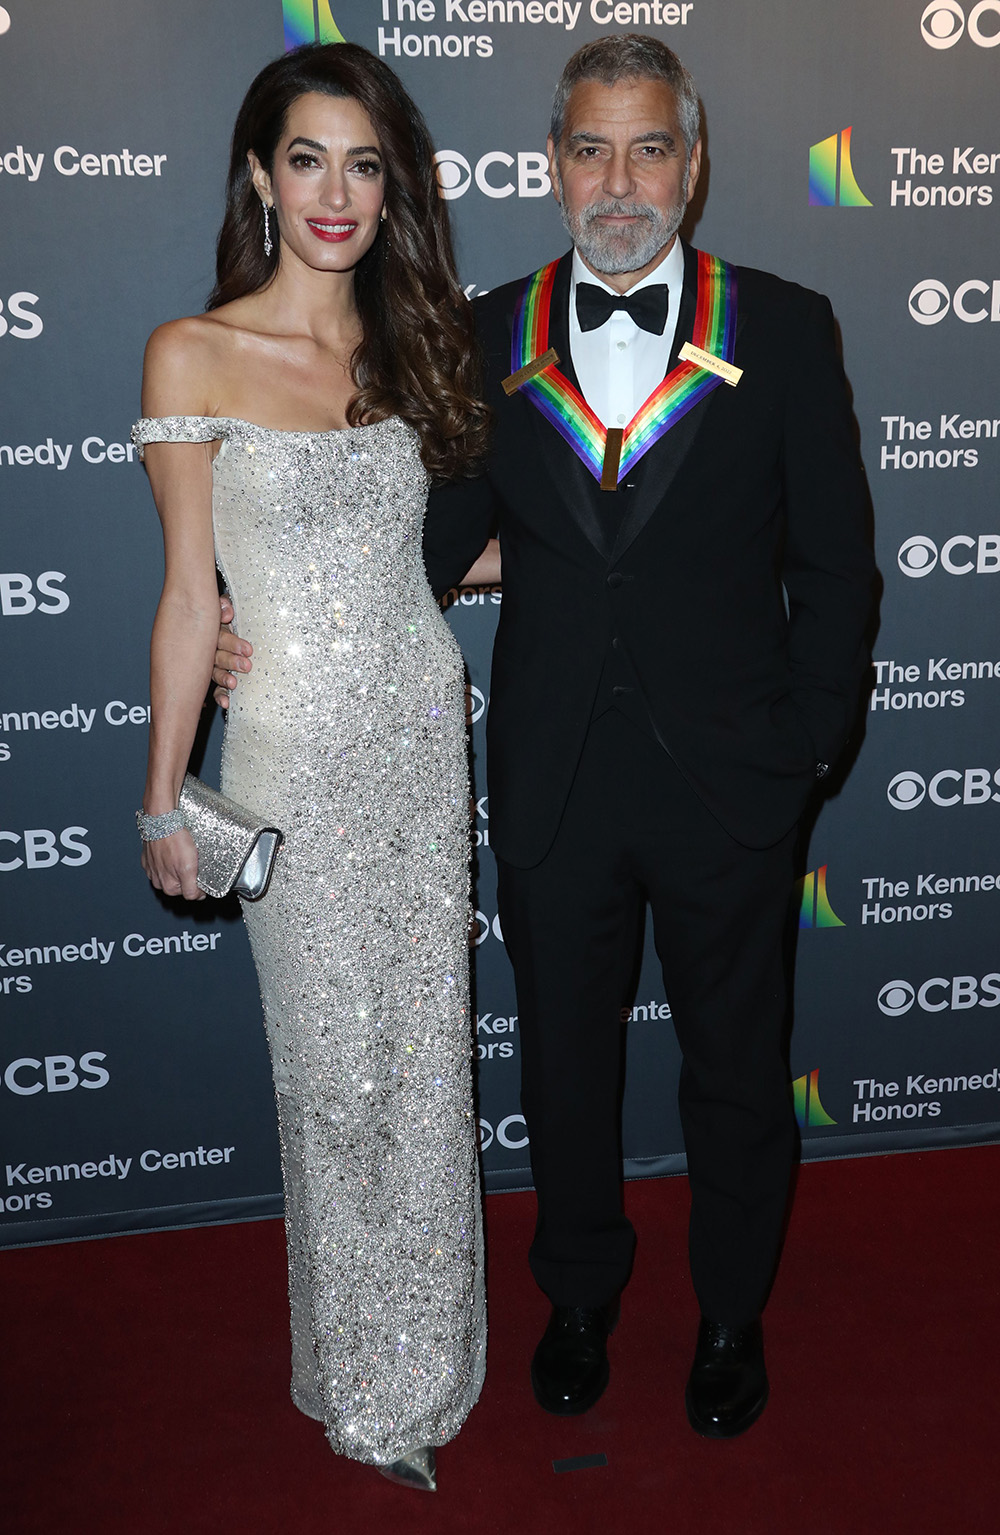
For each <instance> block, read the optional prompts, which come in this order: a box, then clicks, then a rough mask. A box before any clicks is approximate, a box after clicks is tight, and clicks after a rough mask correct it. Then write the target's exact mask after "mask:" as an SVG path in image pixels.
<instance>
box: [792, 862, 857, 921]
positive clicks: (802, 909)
mask: <svg viewBox="0 0 1000 1535" xmlns="http://www.w3.org/2000/svg"><path fill="white" fill-rule="evenodd" d="M828 868H829V864H825V863H824V864H821V865H820V867H819V868H818V869H814V870H811V871H810V872H809V873H808V874H806V875H805V876H804V877H803V878H802V879H800V880H798V881H797V883H796V889H797V890H801V892H802V898H801V903H800V905H799V927H846V926H847V924H846V922H841V920H840V918H839V917H838V916H837V913H836V912H835V911H834V909H833V907H832V906H831V905H830V897H829V896H828V895H827V893H826V871H827V869H828Z"/></svg>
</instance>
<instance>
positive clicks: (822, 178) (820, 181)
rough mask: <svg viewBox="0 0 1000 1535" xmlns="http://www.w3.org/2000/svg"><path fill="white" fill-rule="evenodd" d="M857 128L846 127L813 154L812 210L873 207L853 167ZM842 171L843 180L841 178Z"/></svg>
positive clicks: (810, 163)
mask: <svg viewBox="0 0 1000 1535" xmlns="http://www.w3.org/2000/svg"><path fill="white" fill-rule="evenodd" d="M853 132H854V129H853V128H842V129H841V130H840V132H839V133H831V134H830V137H829V138H828V139H823V140H821V142H820V143H819V144H814V145H813V146H812V148H811V149H810V151H809V206H810V208H838V207H839V208H870V207H871V206H872V205H871V202H870V201H869V199H868V198H867V197H866V196H865V194H864V192H862V190H861V188H860V187H859V186H858V183H857V179H856V178H855V175H854V167H853V166H852V164H851V134H852V133H853ZM838 170H839V173H840V174H839V177H838Z"/></svg>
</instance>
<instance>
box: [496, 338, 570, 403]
mask: <svg viewBox="0 0 1000 1535" xmlns="http://www.w3.org/2000/svg"><path fill="white" fill-rule="evenodd" d="M558 361H559V353H558V352H557V351H556V349H555V347H554V346H550V347H549V349H548V351H547V352H543V353H542V355H541V357H534V358H532V360H531V362H526V363H525V365H524V367H523V368H518V370H517V372H516V373H512V374H511V375H510V377H509V378H505V379H504V380H503V384H502V388H503V391H504V393H505V394H516V393H517V391H518V390H519V389H520V387H521V385H522V384H526V383H527V382H528V380H529V378H534V376H535V374H536V373H542V372H543V371H544V370H545V369H546V368H550V367H552V366H553V364H555V363H558Z"/></svg>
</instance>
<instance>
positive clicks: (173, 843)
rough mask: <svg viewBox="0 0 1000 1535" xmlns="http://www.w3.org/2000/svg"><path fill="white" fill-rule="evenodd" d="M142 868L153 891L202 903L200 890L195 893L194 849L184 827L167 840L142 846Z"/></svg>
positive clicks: (196, 858) (196, 860)
mask: <svg viewBox="0 0 1000 1535" xmlns="http://www.w3.org/2000/svg"><path fill="white" fill-rule="evenodd" d="M142 867H143V868H144V869H145V871H146V873H147V874H148V875H149V882H150V884H151V885H152V887H153V889H154V890H162V891H163V894H164V895H174V896H177V895H180V896H183V897H184V899H185V901H203V900H204V899H205V892H204V890H199V889H198V849H197V848H196V847H195V843H194V838H193V837H192V835H191V833H190V832H189V831H188V830H187V828H186V827H182V828H181V830H180V831H175V832H174V833H173V835H172V836H170V837H159V838H157V840H156V841H155V842H145V843H143V848H142Z"/></svg>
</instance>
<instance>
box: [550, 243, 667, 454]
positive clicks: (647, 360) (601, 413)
mask: <svg viewBox="0 0 1000 1535" xmlns="http://www.w3.org/2000/svg"><path fill="white" fill-rule="evenodd" d="M578 282H590V283H594V285H595V286H596V287H598V288H604V289H605V290H606V292H608V293H614V292H615V290H614V288H612V287H611V286H610V284H608V283H606V282H604V281H603V279H602V278H600V277H597V276H596V275H595V274H594V273H593V272H592V271H591V270H590V268H589V267H588V266H586V265H585V264H584V262H583V260H582V258H581V257H580V254H579V252H578V251H575V250H574V252H573V274H572V277H571V279H570V286H569V346H570V352H571V354H572V357H573V366H574V368H575V369H576V376H577V378H578V379H579V381H580V389H581V392H582V394H583V397H584V399H585V400H586V402H587V404H588V405H589V406H590V408H591V410H592V411H593V412H594V415H595V416H596V417H597V418H598V420H599V421H600V422H601V423H602V425H604V426H605V427H609V426H627V425H628V423H629V422H630V421H631V419H632V417H633V416H634V415H635V413H636V411H637V410H638V409H639V407H640V406H641V405H642V404H644V403H645V401H646V400H648V398H649V396H650V395H651V394H652V393H653V390H654V389H656V387H657V386H658V385H659V384H660V383H662V381H663V378H664V376H665V374H666V371H667V362H668V360H669V357H670V348H671V346H672V345H673V340H674V332H675V331H676V329H677V311H678V310H679V308H680V303H681V290H682V288H683V286H684V251H683V248H682V246H681V242H680V240H679V239H677V240H675V241H674V243H673V245H672V246H671V249H670V253H669V255H667V256H664V258H663V260H662V261H661V262H660V264H659V266H657V267H655V268H654V269H653V271H652V272H650V273H649V275H648V276H647V277H644V278H643V279H642V281H641V282H637V283H636V284H635V286H634V287H633V288H629V290H628V291H629V293H638V291H639V289H640V288H648V287H651V286H652V285H653V284H655V283H666V285H667V288H668V289H669V300H668V304H667V323H666V325H665V327H664V330H663V334H662V336H654V335H652V334H651V333H650V332H649V331H648V330H642V329H641V327H640V326H638V325H636V323H635V321H634V320H633V319H632V316H631V315H629V314H626V313H625V311H624V310H623V309H618V310H616V311H615V313H614V314H613V315H612V316H611V318H610V319H609V320H605V322H604V324H603V325H599V326H598V327H597V329H596V330H587V331H583V330H581V329H580V322H579V320H578V319H577V315H576V285H577V283H578Z"/></svg>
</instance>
